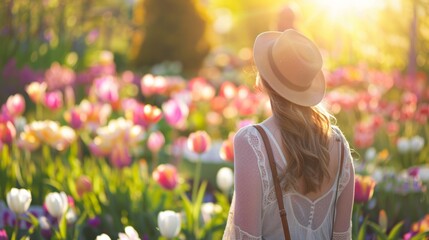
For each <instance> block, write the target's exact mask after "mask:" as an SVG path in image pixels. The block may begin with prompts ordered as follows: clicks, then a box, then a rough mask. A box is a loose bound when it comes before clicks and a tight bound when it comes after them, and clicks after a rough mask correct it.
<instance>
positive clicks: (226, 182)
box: [216, 167, 234, 193]
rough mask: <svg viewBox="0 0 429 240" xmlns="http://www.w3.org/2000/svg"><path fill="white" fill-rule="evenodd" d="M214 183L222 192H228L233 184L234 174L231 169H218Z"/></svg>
mask: <svg viewBox="0 0 429 240" xmlns="http://www.w3.org/2000/svg"><path fill="white" fill-rule="evenodd" d="M216 183H217V186H218V187H219V188H220V189H221V190H222V191H223V192H225V193H226V192H228V191H229V189H230V188H231V187H232V185H233V184H234V173H233V171H232V170H231V168H228V167H223V168H221V169H219V171H218V172H217V175H216Z"/></svg>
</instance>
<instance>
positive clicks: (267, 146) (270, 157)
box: [255, 125, 290, 240]
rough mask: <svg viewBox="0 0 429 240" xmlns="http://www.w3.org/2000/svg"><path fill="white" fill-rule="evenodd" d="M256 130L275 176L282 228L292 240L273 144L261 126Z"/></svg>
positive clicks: (257, 126) (287, 237)
mask: <svg viewBox="0 0 429 240" xmlns="http://www.w3.org/2000/svg"><path fill="white" fill-rule="evenodd" d="M255 128H256V129H257V130H258V132H259V134H260V135H261V137H262V140H263V141H264V145H265V149H266V150H267V155H268V160H269V162H270V167H271V173H272V175H273V181H274V189H275V191H276V197H277V204H278V205H279V212H280V219H281V220H282V226H283V232H284V235H285V239H286V240H290V233H289V227H288V223H287V217H286V210H285V207H284V204H283V194H282V190H281V188H280V181H279V177H278V175H277V168H276V165H275V163H274V156H273V151H272V149H271V144H270V141H269V139H268V136H267V133H266V132H265V130H264V129H263V128H262V127H261V126H259V125H255Z"/></svg>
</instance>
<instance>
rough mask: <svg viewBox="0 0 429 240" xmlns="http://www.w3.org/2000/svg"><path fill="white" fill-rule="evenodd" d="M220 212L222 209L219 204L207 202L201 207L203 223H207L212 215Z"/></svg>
mask: <svg viewBox="0 0 429 240" xmlns="http://www.w3.org/2000/svg"><path fill="white" fill-rule="evenodd" d="M221 211H222V207H221V206H220V205H219V204H215V203H212V202H207V203H203V204H202V205H201V215H202V216H203V220H204V222H205V223H207V222H209V221H210V220H211V219H212V217H213V215H214V214H216V213H220V212H221Z"/></svg>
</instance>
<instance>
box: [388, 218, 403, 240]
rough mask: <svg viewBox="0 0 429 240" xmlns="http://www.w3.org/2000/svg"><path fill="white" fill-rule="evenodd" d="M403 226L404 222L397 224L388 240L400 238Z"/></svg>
mask: <svg viewBox="0 0 429 240" xmlns="http://www.w3.org/2000/svg"><path fill="white" fill-rule="evenodd" d="M402 225H404V222H403V221H401V222H399V223H397V224H396V225H395V226H394V227H393V228H392V230H391V231H390V233H389V236H388V237H387V239H388V240H394V239H398V238H399V234H400V233H401V232H400V231H401V228H402Z"/></svg>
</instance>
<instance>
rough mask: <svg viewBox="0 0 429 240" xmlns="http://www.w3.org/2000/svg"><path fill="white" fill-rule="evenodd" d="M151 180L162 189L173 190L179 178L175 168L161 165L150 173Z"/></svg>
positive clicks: (169, 165)
mask: <svg viewBox="0 0 429 240" xmlns="http://www.w3.org/2000/svg"><path fill="white" fill-rule="evenodd" d="M152 177H153V179H154V180H155V181H156V182H157V183H158V184H159V185H161V186H162V187H163V188H165V189H168V190H173V189H174V188H176V186H177V184H178V182H179V177H178V174H177V170H176V167H175V166H173V165H171V164H161V165H158V167H156V169H155V171H154V172H153V173H152Z"/></svg>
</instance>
